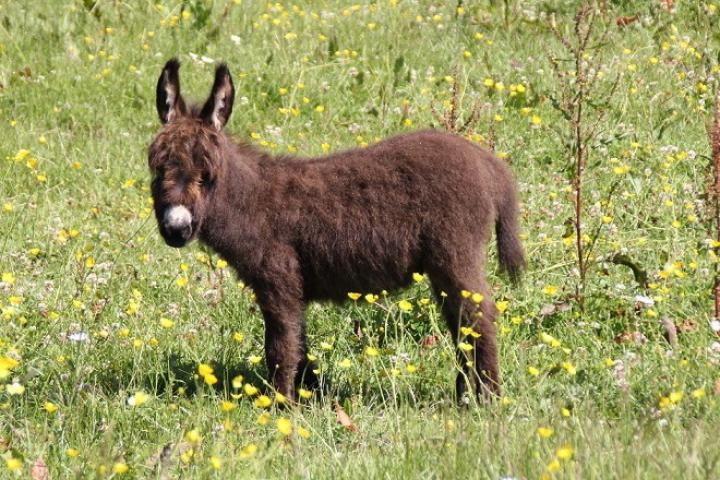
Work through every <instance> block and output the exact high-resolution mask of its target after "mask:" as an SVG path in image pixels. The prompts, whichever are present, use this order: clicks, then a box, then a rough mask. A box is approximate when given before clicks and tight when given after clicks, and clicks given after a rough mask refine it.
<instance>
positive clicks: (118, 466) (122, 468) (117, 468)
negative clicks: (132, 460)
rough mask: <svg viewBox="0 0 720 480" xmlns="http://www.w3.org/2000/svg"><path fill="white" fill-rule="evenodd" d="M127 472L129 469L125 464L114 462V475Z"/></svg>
mask: <svg viewBox="0 0 720 480" xmlns="http://www.w3.org/2000/svg"><path fill="white" fill-rule="evenodd" d="M128 470H129V468H128V466H127V464H126V463H125V462H115V464H114V465H113V468H112V471H113V473H114V474H116V475H122V474H124V473H127V471H128Z"/></svg>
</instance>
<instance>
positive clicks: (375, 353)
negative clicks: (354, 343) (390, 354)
mask: <svg viewBox="0 0 720 480" xmlns="http://www.w3.org/2000/svg"><path fill="white" fill-rule="evenodd" d="M378 353H379V352H378V350H377V348H374V347H366V348H365V355H367V356H368V357H377V356H378Z"/></svg>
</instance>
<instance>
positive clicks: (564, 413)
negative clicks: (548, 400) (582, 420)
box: [560, 407, 571, 418]
mask: <svg viewBox="0 0 720 480" xmlns="http://www.w3.org/2000/svg"><path fill="white" fill-rule="evenodd" d="M560 415H562V416H563V417H566V418H567V417H569V416H570V415H571V414H570V409H569V408H565V407H560Z"/></svg>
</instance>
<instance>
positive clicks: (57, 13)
mask: <svg viewBox="0 0 720 480" xmlns="http://www.w3.org/2000/svg"><path fill="white" fill-rule="evenodd" d="M578 5H579V2H575V1H540V0H527V1H514V0H506V1H504V2H500V1H485V0H475V1H446V2H440V1H436V2H433V1H428V0H379V1H377V2H370V3H359V2H358V3H353V2H352V1H345V0H328V1H322V2H321V1H317V2H296V3H293V2H265V1H254V0H186V1H174V0H159V1H145V0H138V1H135V2H122V1H115V0H97V1H93V0H72V1H59V0H51V1H37V0H31V1H28V2H19V1H9V2H3V3H0V138H1V139H2V140H1V141H0V273H1V274H2V278H1V279H0V280H1V281H0V457H2V460H1V462H0V478H33V479H35V480H37V479H43V478H110V477H112V478H179V477H182V478H277V477H285V478H333V479H335V478H358V477H362V478H413V477H423V478H488V479H500V478H508V479H509V478H514V479H535V478H546V479H554V478H558V479H560V478H603V479H604V478H693V479H694V478H697V479H701V478H703V479H710V478H718V477H720V442H718V432H719V431H720V336H719V335H720V333H719V332H720V323H718V321H717V320H714V319H713V316H714V311H713V296H712V286H713V284H714V282H715V275H716V269H717V261H718V258H717V248H718V247H719V246H720V242H719V241H718V240H720V239H718V238H717V237H716V236H715V233H714V232H715V228H716V226H715V224H714V223H713V222H714V221H715V217H714V212H713V210H712V206H713V197H712V195H711V194H710V193H709V188H710V185H712V181H711V180H712V173H711V169H710V165H711V161H710V155H711V153H710V145H709V143H708V134H707V132H706V127H707V125H708V124H709V122H711V120H712V117H713V99H714V96H715V92H716V90H717V88H718V76H719V74H720V67H719V63H718V62H719V61H720V54H719V52H720V50H719V48H720V35H718V33H717V32H718V31H720V29H719V28H718V27H719V25H718V18H720V3H718V2H716V1H698V2H681V1H677V2H674V3H673V2H672V1H669V0H663V1H660V0H653V1H629V0H627V1H625V0H614V1H602V2H598V3H597V5H596V7H597V10H595V12H596V14H595V18H596V20H595V23H594V26H593V28H594V30H593V32H594V33H593V35H592V37H591V39H590V42H589V44H588V48H587V49H586V50H585V51H584V52H583V53H582V56H581V59H580V60H581V66H582V68H584V69H585V70H586V71H587V72H589V75H590V76H591V77H592V78H594V79H597V82H596V83H594V85H593V88H592V90H591V91H590V92H589V93H588V95H587V96H586V98H585V99H584V101H585V104H584V106H585V109H584V111H583V112H584V113H583V114H584V117H583V120H582V122H583V123H582V125H583V126H584V128H585V131H586V132H592V135H589V136H588V138H587V142H586V145H587V150H586V151H587V159H586V161H585V166H584V171H583V174H582V175H583V177H582V186H583V190H582V199H583V204H582V207H581V212H580V213H581V214H582V222H583V233H582V234H581V236H580V238H579V242H580V243H581V245H582V246H583V247H584V252H585V255H586V266H584V267H583V268H582V270H583V272H582V275H581V271H580V270H581V269H580V268H579V266H578V262H577V258H576V249H577V242H578V239H577V238H576V229H575V228H574V225H575V224H574V219H575V215H576V211H575V205H574V194H573V189H574V187H573V185H574V183H573V181H574V180H573V179H574V178H575V177H574V175H575V174H574V172H575V171H576V170H574V168H575V167H574V163H573V162H574V155H575V153H576V152H577V149H576V146H575V145H574V144H573V136H572V134H573V124H572V121H571V120H572V118H568V115H567V111H566V107H567V105H569V104H568V103H563V98H571V96H572V92H573V91H574V90H573V89H575V88H576V87H577V82H576V79H577V75H576V70H575V69H576V65H578V64H576V63H575V62H574V61H573V58H572V55H571V54H569V52H568V50H567V47H566V46H563V44H562V42H561V41H560V40H559V38H558V36H565V37H566V38H570V39H572V38H573V36H574V35H575V33H574V22H575V20H574V17H575V13H576V11H577V9H578ZM553 29H555V30H556V33H557V34H556V33H553ZM172 56H177V57H178V58H179V59H180V61H181V62H182V63H183V67H182V69H181V75H182V82H183V92H184V95H185V96H186V97H187V96H190V97H193V96H194V97H195V98H197V99H204V98H205V96H206V95H207V94H208V92H209V88H210V85H211V82H212V72H213V70H214V66H215V65H216V64H217V62H220V61H225V62H227V63H228V65H229V67H230V71H231V72H232V74H233V78H234V80H235V88H236V101H235V107H234V110H233V115H232V117H231V119H230V122H229V124H228V126H227V128H226V130H227V131H229V132H232V133H233V134H234V135H235V136H236V137H238V138H240V139H244V140H246V141H248V142H251V143H253V144H255V145H257V146H258V147H261V148H264V149H267V150H269V151H271V152H273V153H277V154H280V153H282V154H288V153H290V154H293V153H297V154H301V155H320V154H322V153H324V152H328V151H334V150H338V149H343V148H348V147H354V146H364V145H368V144H371V143H373V142H375V141H377V140H379V139H381V138H384V137H386V136H388V135H391V134H394V133H399V132H406V131H411V130H415V129H421V128H428V127H433V128H444V127H445V126H447V127H450V128H453V127H457V126H458V125H461V124H463V123H465V121H466V120H468V119H469V118H471V117H472V121H470V122H468V128H467V129H466V130H465V131H464V132H463V134H464V135H465V136H467V137H468V138H469V139H470V140H472V141H475V142H478V143H479V144H481V145H484V146H487V147H488V148H493V149H494V151H495V153H496V154H497V155H498V156H500V157H502V158H505V159H506V160H507V161H508V163H509V164H510V166H511V168H512V170H513V172H514V173H515V176H516V180H517V183H518V186H519V193H520V197H521V202H522V216H521V229H522V236H523V241H524V246H525V248H526V252H527V257H528V259H529V265H528V270H527V272H526V274H525V275H524V278H523V281H522V282H521V283H520V284H519V285H518V286H515V287H513V286H512V285H511V284H510V282H509V281H508V280H507V278H505V277H503V276H502V275H501V274H499V273H497V262H496V256H495V250H494V246H491V248H490V252H489V257H490V258H489V261H488V274H489V276H490V281H491V283H492V285H493V289H494V291H493V294H494V299H493V300H494V301H496V304H497V307H498V309H499V310H500V312H501V315H500V316H499V317H498V320H497V328H498V341H499V348H500V350H499V359H500V369H501V376H502V380H503V395H502V397H500V398H498V399H496V400H495V401H492V402H490V403H483V402H480V403H478V402H477V401H476V400H475V399H468V404H467V405H466V406H463V407H458V406H457V404H456V401H455V398H454V385H453V379H454V377H455V373H456V371H457V368H458V366H457V365H456V364H455V360H454V359H455V351H454V349H455V347H454V346H453V343H452V341H451V339H450V338H449V337H448V335H447V332H446V328H445V326H444V322H443V320H442V318H441V317H440V316H439V312H438V307H437V306H436V304H435V303H434V302H433V301H432V295H431V292H430V289H429V286H428V284H427V280H426V278H424V277H421V276H419V275H418V276H417V279H416V282H415V284H414V285H413V286H412V288H410V289H408V290H406V291H404V292H400V293H399V294H392V295H391V294H387V293H385V292H348V293H349V294H350V295H349V298H348V301H347V303H346V304H344V305H340V306H337V305H329V304H317V305H311V306H310V307H309V308H308V311H307V315H306V318H307V324H308V338H309V346H310V352H311V353H310V355H312V356H313V358H315V359H316V360H317V361H318V364H319V371H318V373H319V376H320V378H321V380H322V382H323V388H322V389H320V390H317V391H301V392H300V401H299V405H296V406H287V405H283V403H286V402H284V399H283V398H279V397H277V396H276V395H275V394H274V392H273V391H272V389H271V388H270V387H269V386H268V385H267V384H266V383H265V380H264V378H265V366H264V362H263V348H262V344H263V325H262V318H261V315H260V313H259V311H258V310H257V308H256V307H255V306H254V303H253V293H252V291H251V290H250V289H249V288H247V287H246V286H245V285H243V284H242V283H240V282H238V280H237V279H236V278H235V276H234V274H233V272H232V271H231V268H230V267H229V266H228V265H227V263H226V262H225V261H224V260H223V259H222V258H219V257H217V256H216V255H214V254H213V252H211V251H209V250H207V249H205V248H204V247H202V246H201V245H199V244H197V243H194V244H192V246H190V247H188V248H185V249H182V250H175V249H171V248H169V247H167V246H166V245H165V244H164V242H163V241H162V239H161V238H160V236H159V234H158V233H157V227H156V222H155V218H154V215H153V213H152V201H151V199H150V193H149V183H150V174H149V172H148V168H147V150H146V149H147V145H148V144H149V142H150V141H151V139H152V137H153V135H154V134H155V132H157V130H158V129H159V121H158V118H157V114H156V111H155V84H156V81H157V78H158V75H159V73H160V69H161V68H162V65H163V64H164V63H165V61H166V60H167V59H168V58H170V57H172ZM553 59H554V60H553ZM568 95H570V97H568ZM564 109H565V110H564ZM453 111H454V112H455V113H454V115H456V116H458V117H459V120H458V121H457V122H447V121H444V120H443V119H442V118H440V117H442V116H443V112H449V113H448V115H447V116H448V118H449V117H451V116H452V115H451V114H452V113H453ZM473 112H475V113H473ZM448 123H449V124H448ZM445 124H448V125H445ZM581 277H583V278H581ZM581 283H582V284H584V285H583V287H582V288H578V285H581ZM484 301H489V299H485V300H484ZM356 323H359V324H360V325H361V326H362V332H363V333H362V335H361V336H357V335H355V334H354V333H353V329H354V325H355V324H356ZM675 337H676V338H675Z"/></svg>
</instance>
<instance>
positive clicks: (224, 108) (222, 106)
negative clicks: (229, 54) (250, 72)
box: [200, 63, 235, 130]
mask: <svg viewBox="0 0 720 480" xmlns="http://www.w3.org/2000/svg"><path fill="white" fill-rule="evenodd" d="M234 100H235V87H234V86H233V81H232V77H231V76H230V70H228V68H227V65H225V64H224V63H223V64H220V65H218V67H217V69H216V70H215V82H214V83H213V86H212V91H211V92H210V97H209V98H208V99H207V102H205V105H204V106H203V108H202V110H201V111H200V117H201V118H202V119H203V120H205V121H206V122H208V123H210V124H212V125H214V126H215V128H217V129H218V130H220V129H222V128H223V127H224V126H225V124H226V123H227V121H228V119H229V118H230V113H232V107H233V101H234Z"/></svg>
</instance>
